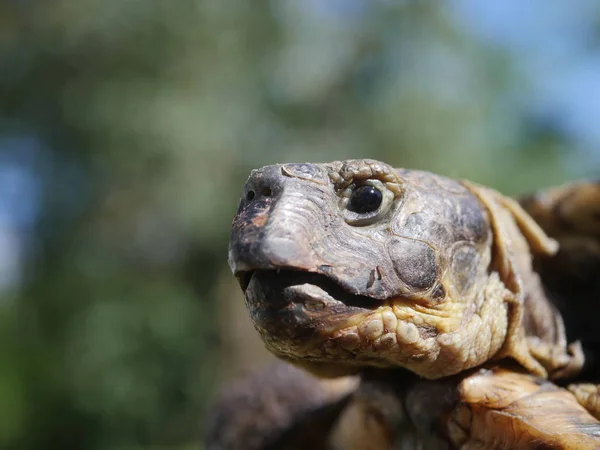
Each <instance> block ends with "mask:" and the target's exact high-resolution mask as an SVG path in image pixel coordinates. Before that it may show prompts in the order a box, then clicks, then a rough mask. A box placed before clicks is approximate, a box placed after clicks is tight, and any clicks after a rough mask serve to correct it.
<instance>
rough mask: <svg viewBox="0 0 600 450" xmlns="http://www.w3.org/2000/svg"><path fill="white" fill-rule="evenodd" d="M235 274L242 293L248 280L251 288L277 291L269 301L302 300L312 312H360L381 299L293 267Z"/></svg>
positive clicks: (368, 309)
mask: <svg viewBox="0 0 600 450" xmlns="http://www.w3.org/2000/svg"><path fill="white" fill-rule="evenodd" d="M236 277H237V278H238V281H239V283H240V285H241V287H242V290H243V291H244V293H246V291H247V290H248V289H249V287H250V285H251V284H252V288H253V289H256V287H257V286H256V285H258V286H259V287H260V289H261V290H263V291H271V293H272V294H277V293H279V294H280V295H275V296H273V295H270V296H269V297H270V300H271V301H272V302H276V303H280V304H290V303H292V304H303V305H304V306H305V307H306V308H307V309H309V310H311V311H313V312H317V311H324V310H330V312H346V313H348V312H364V311H371V310H373V309H375V308H377V307H378V306H381V304H382V301H381V300H377V299H375V298H372V297H368V296H366V295H359V294H353V293H351V292H348V291H347V290H346V289H344V287H342V286H341V285H340V284H338V283H337V282H336V281H335V280H332V279H331V278H329V277H328V276H327V275H323V274H319V273H312V272H305V271H302V270H295V269H257V270H248V271H243V272H239V273H237V274H236ZM274 297H279V298H278V299H276V298H274ZM273 306H274V305H273ZM331 310H333V311H331ZM342 310H343V311H342Z"/></svg>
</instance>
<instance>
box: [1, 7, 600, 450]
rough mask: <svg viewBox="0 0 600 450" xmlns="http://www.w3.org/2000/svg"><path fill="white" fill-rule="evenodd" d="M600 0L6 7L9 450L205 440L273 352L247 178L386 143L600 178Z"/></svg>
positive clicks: (523, 175)
mask: <svg viewBox="0 0 600 450" xmlns="http://www.w3.org/2000/svg"><path fill="white" fill-rule="evenodd" d="M599 119H600V3H598V2H597V1H594V0H570V1H568V2H565V1H564V0H536V1H533V0H532V1H522V0H503V1H501V2H500V1H498V2H492V1H475V0H457V1H454V0H451V1H447V2H436V1H428V0H421V1H416V0H415V1H409V0H396V1H394V0H387V1H383V0H302V1H298V0H272V1H266V0H255V1H253V2H250V1H247V0H231V1H225V0H212V1H201V0H170V1H166V0H52V1H50V0H46V1H42V0H37V1H36V0H3V1H1V2H0V342H1V344H0V345H1V347H2V351H0V446H1V447H2V448H7V449H20V450H29V449H32V450H33V449H36V450H38V449H46V448H60V449H85V450H88V449H89V450H108V449H111V450H112V449H118V450H120V449H123V450H125V449H127V450H138V449H140V450H141V449H153V450H157V449H170V450H184V449H192V448H194V449H199V448H201V445H200V442H201V436H202V427H201V423H202V418H203V415H204V414H205V410H206V405H207V404H208V402H209V401H210V399H211V398H212V397H213V396H214V394H215V392H216V389H217V386H219V385H220V384H222V383H223V382H224V381H226V380H228V379H230V378H231V377H232V376H235V375H237V374H239V373H241V372H243V371H244V370H246V369H247V368H248V367H252V366H255V365H257V364H261V363H262V362H263V361H265V360H266V359H267V358H268V357H267V356H266V355H265V354H264V351H263V350H262V347H261V345H260V343H258V341H257V339H256V337H255V335H254V334H253V331H252V329H251V327H250V325H249V324H248V320H247V319H246V317H245V312H244V309H243V301H242V298H241V295H240V293H239V289H238V288H237V286H236V285H235V282H234V280H233V277H232V276H231V275H230V273H229V269H228V267H227V244H228V237H229V226H230V223H231V219H232V217H233V214H234V212H235V210H236V206H237V201H238V197H239V196H240V194H241V190H242V186H243V183H244V181H245V178H246V176H247V175H248V173H249V171H250V170H251V169H252V168H255V167H259V166H263V165H266V164H270V163H275V162H292V161H294V162H304V161H314V162H318V161H321V162H323V161H329V160H335V159H345V158H355V157H370V158H378V159H382V160H384V161H386V162H389V163H392V164H394V165H397V166H404V167H411V168H421V169H428V170H432V171H436V172H439V173H442V174H446V175H449V176H452V177H465V178H470V179H472V180H475V181H478V182H481V183H485V184H488V185H491V186H493V187H495V188H498V189H500V190H502V191H503V192H506V193H508V194H518V193H523V192H528V191H531V190H534V189H537V188H540V187H543V186H546V185H554V184H559V183H562V182H564V181H566V180H568V179H574V178H580V177H598V176H599V175H600V126H599V123H598V122H599Z"/></svg>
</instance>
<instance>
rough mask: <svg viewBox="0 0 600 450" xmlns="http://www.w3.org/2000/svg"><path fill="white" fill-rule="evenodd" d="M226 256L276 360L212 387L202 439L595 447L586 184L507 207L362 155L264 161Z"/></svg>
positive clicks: (595, 256)
mask: <svg viewBox="0 0 600 450" xmlns="http://www.w3.org/2000/svg"><path fill="white" fill-rule="evenodd" d="M229 264H230V267H231V269H232V271H233V273H234V275H235V276H236V278H237V279H238V280H239V283H240V285H241V288H242V290H243V291H244V296H245V302H246V306H247V309H248V311H249V314H250V317H251V320H252V322H253V324H254V326H255V328H256V330H257V331H258V333H259V334H260V336H261V338H262V340H263V341H264V343H265V345H266V347H267V349H268V350H270V351H271V352H272V353H274V354H275V355H276V356H278V357H279V358H280V360H281V361H283V362H282V363H280V364H279V365H278V366H277V365H276V366H275V367H272V368H269V369H266V371H263V372H260V373H258V374H254V375H252V376H250V377H249V378H247V379H245V380H241V381H240V382H238V383H237V385H236V387H234V388H228V389H227V392H226V393H225V394H224V395H223V396H222V397H221V398H220V400H219V401H218V402H217V405H216V406H215V408H214V409H213V412H212V414H211V415H210V417H211V422H210V424H209V426H208V433H207V448H209V449H211V448H214V449H217V448H248V449H250V448H257V449H258V448H260V449H266V448H323V449H326V448H329V449H349V448H373V449H383V448H386V449H387V448H390V449H391V448H440V449H441V448H461V449H463V448H464V449H472V448H473V449H474V448H485V449H513V448H536V449H543V448H544V449H545V448H556V449H559V448H560V449H562V448H582V449H588V448H600V422H599V420H598V419H600V389H598V388H597V387H596V386H597V383H598V382H599V377H600V364H598V362H597V360H598V357H600V348H599V347H598V344H600V333H599V332H598V331H597V327H598V325H597V324H596V322H597V317H598V315H597V312H598V311H599V310H600V281H598V279H597V275H600V270H599V269H600V182H592V181H589V182H580V183H572V184H568V185H564V186H560V187H556V188H552V189H547V190H545V191H541V192H538V193H536V194H534V195H531V196H528V197H526V198H523V199H522V200H521V202H520V203H519V202H518V201H517V200H514V199H511V198H509V197H506V196H504V195H502V194H500V193H499V192H497V191H495V190H493V189H491V188H488V187H485V186H482V185H479V184H476V183H473V182H469V181H466V180H453V179H450V178H447V177H444V176H440V175H436V174H433V173H429V172H425V171H418V170H408V169H394V168H392V167H391V166H389V165H387V164H385V163H383V162H380V161H375V160H370V159H359V160H347V161H335V162H331V163H323V164H308V163H306V164H277V165H271V166H266V167H263V168H261V169H258V170H254V171H252V173H251V175H250V177H249V179H248V180H247V182H246V185H245V190H244V196H243V198H242V200H241V202H240V205H239V208H238V211H237V215H236V216H235V218H234V221H233V225H232V234H231V242H230V247H229ZM311 374H312V375H311ZM336 379H337V382H336ZM274 399H275V400H274ZM269 402H270V403H269ZM274 404H275V406H273V405H274ZM282 416H285V417H284V418H283V419H282V418H281V417H282ZM261 417H263V418H265V417H266V420H264V421H263V422H262V424H261V425H260V426H259V425H257V423H258V422H260V418H261ZM307 430H311V432H310V433H309V432H308V431H307ZM317 430H318V431H317ZM308 435H311V436H312V437H311V439H312V440H311V441H310V444H308V443H307V442H309V441H306V436H308ZM251 436H254V438H255V439H254V441H252V438H251ZM228 439H229V441H230V442H229V444H227V442H226V441H227V440H228ZM251 441H252V443H251Z"/></svg>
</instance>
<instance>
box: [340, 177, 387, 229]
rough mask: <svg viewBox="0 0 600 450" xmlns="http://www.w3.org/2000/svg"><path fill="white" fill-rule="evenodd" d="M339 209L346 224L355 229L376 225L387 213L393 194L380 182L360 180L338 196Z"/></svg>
mask: <svg viewBox="0 0 600 450" xmlns="http://www.w3.org/2000/svg"><path fill="white" fill-rule="evenodd" d="M340 197H341V199H340V208H341V209H342V211H343V212H342V214H343V215H344V220H345V221H346V223H347V224H349V225H352V226H357V227H362V226H365V225H371V224H374V223H376V222H377V221H378V220H379V219H381V218H382V217H385V215H386V214H387V213H388V211H389V210H390V208H391V207H392V204H393V202H394V193H393V192H392V191H390V190H389V189H388V188H386V186H385V185H384V184H383V183H382V182H381V181H380V180H361V184H360V185H358V186H356V185H351V186H348V188H347V189H346V190H345V191H344V192H342V193H341V195H340Z"/></svg>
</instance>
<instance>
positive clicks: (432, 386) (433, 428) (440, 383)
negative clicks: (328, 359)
mask: <svg viewBox="0 0 600 450" xmlns="http://www.w3.org/2000/svg"><path fill="white" fill-rule="evenodd" d="M402 386H403V388H402ZM361 391H362V393H361ZM344 421H347V422H348V423H347V424H346V426H345V425H344ZM406 422H410V423H411V424H412V425H413V427H412V429H411V428H410V427H409V426H407V423H406ZM336 426H337V428H334V432H333V433H332V434H333V439H334V442H337V443H338V446H336V447H334V448H335V449H347V450H354V449H359V448H364V449H377V450H384V449H385V450H391V449H431V450H434V449H435V450H442V449H443V450H446V449H461V450H475V449H481V450H483V449H485V450H513V449H514V450H519V449H521V450H525V449H537V450H540V449H555V450H558V449H581V450H586V449H590V450H591V449H598V448H600V422H598V420H596V419H595V418H594V417H592V416H591V415H590V414H589V413H588V411H587V410H586V409H585V408H584V407H582V406H581V405H580V404H579V403H578V401H577V400H576V398H575V397H574V396H573V395H572V394H571V393H570V392H569V391H567V390H566V389H562V388H560V387H558V386H556V385H554V384H552V383H551V382H549V381H547V380H543V379H540V378H537V377H534V376H531V375H528V374H523V373H519V372H515V371H511V370H507V369H504V368H498V367H496V368H490V369H481V370H478V371H475V372H470V373H469V374H461V375H458V376H454V377H450V378H447V379H444V380H434V381H424V380H416V381H413V382H410V381H409V382H408V383H404V380H402V379H401V378H399V379H396V380H393V379H392V378H387V379H386V378H385V376H383V377H382V378H381V379H380V380H370V381H367V382H366V383H365V382H363V383H362V384H361V386H360V387H359V388H358V390H357V391H356V393H355V394H354V396H353V399H352V400H351V402H350V404H349V405H348V407H347V408H346V409H345V410H344V413H343V414H342V415H341V416H340V419H339V420H338V423H337V425H336ZM365 429H368V430H369V432H368V433H365V432H364V430H365ZM336 433H337V434H338V435H337V441H336ZM365 436H366V437H370V439H367V440H363V441H361V440H360V439H361V438H363V439H364V438H365Z"/></svg>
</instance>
